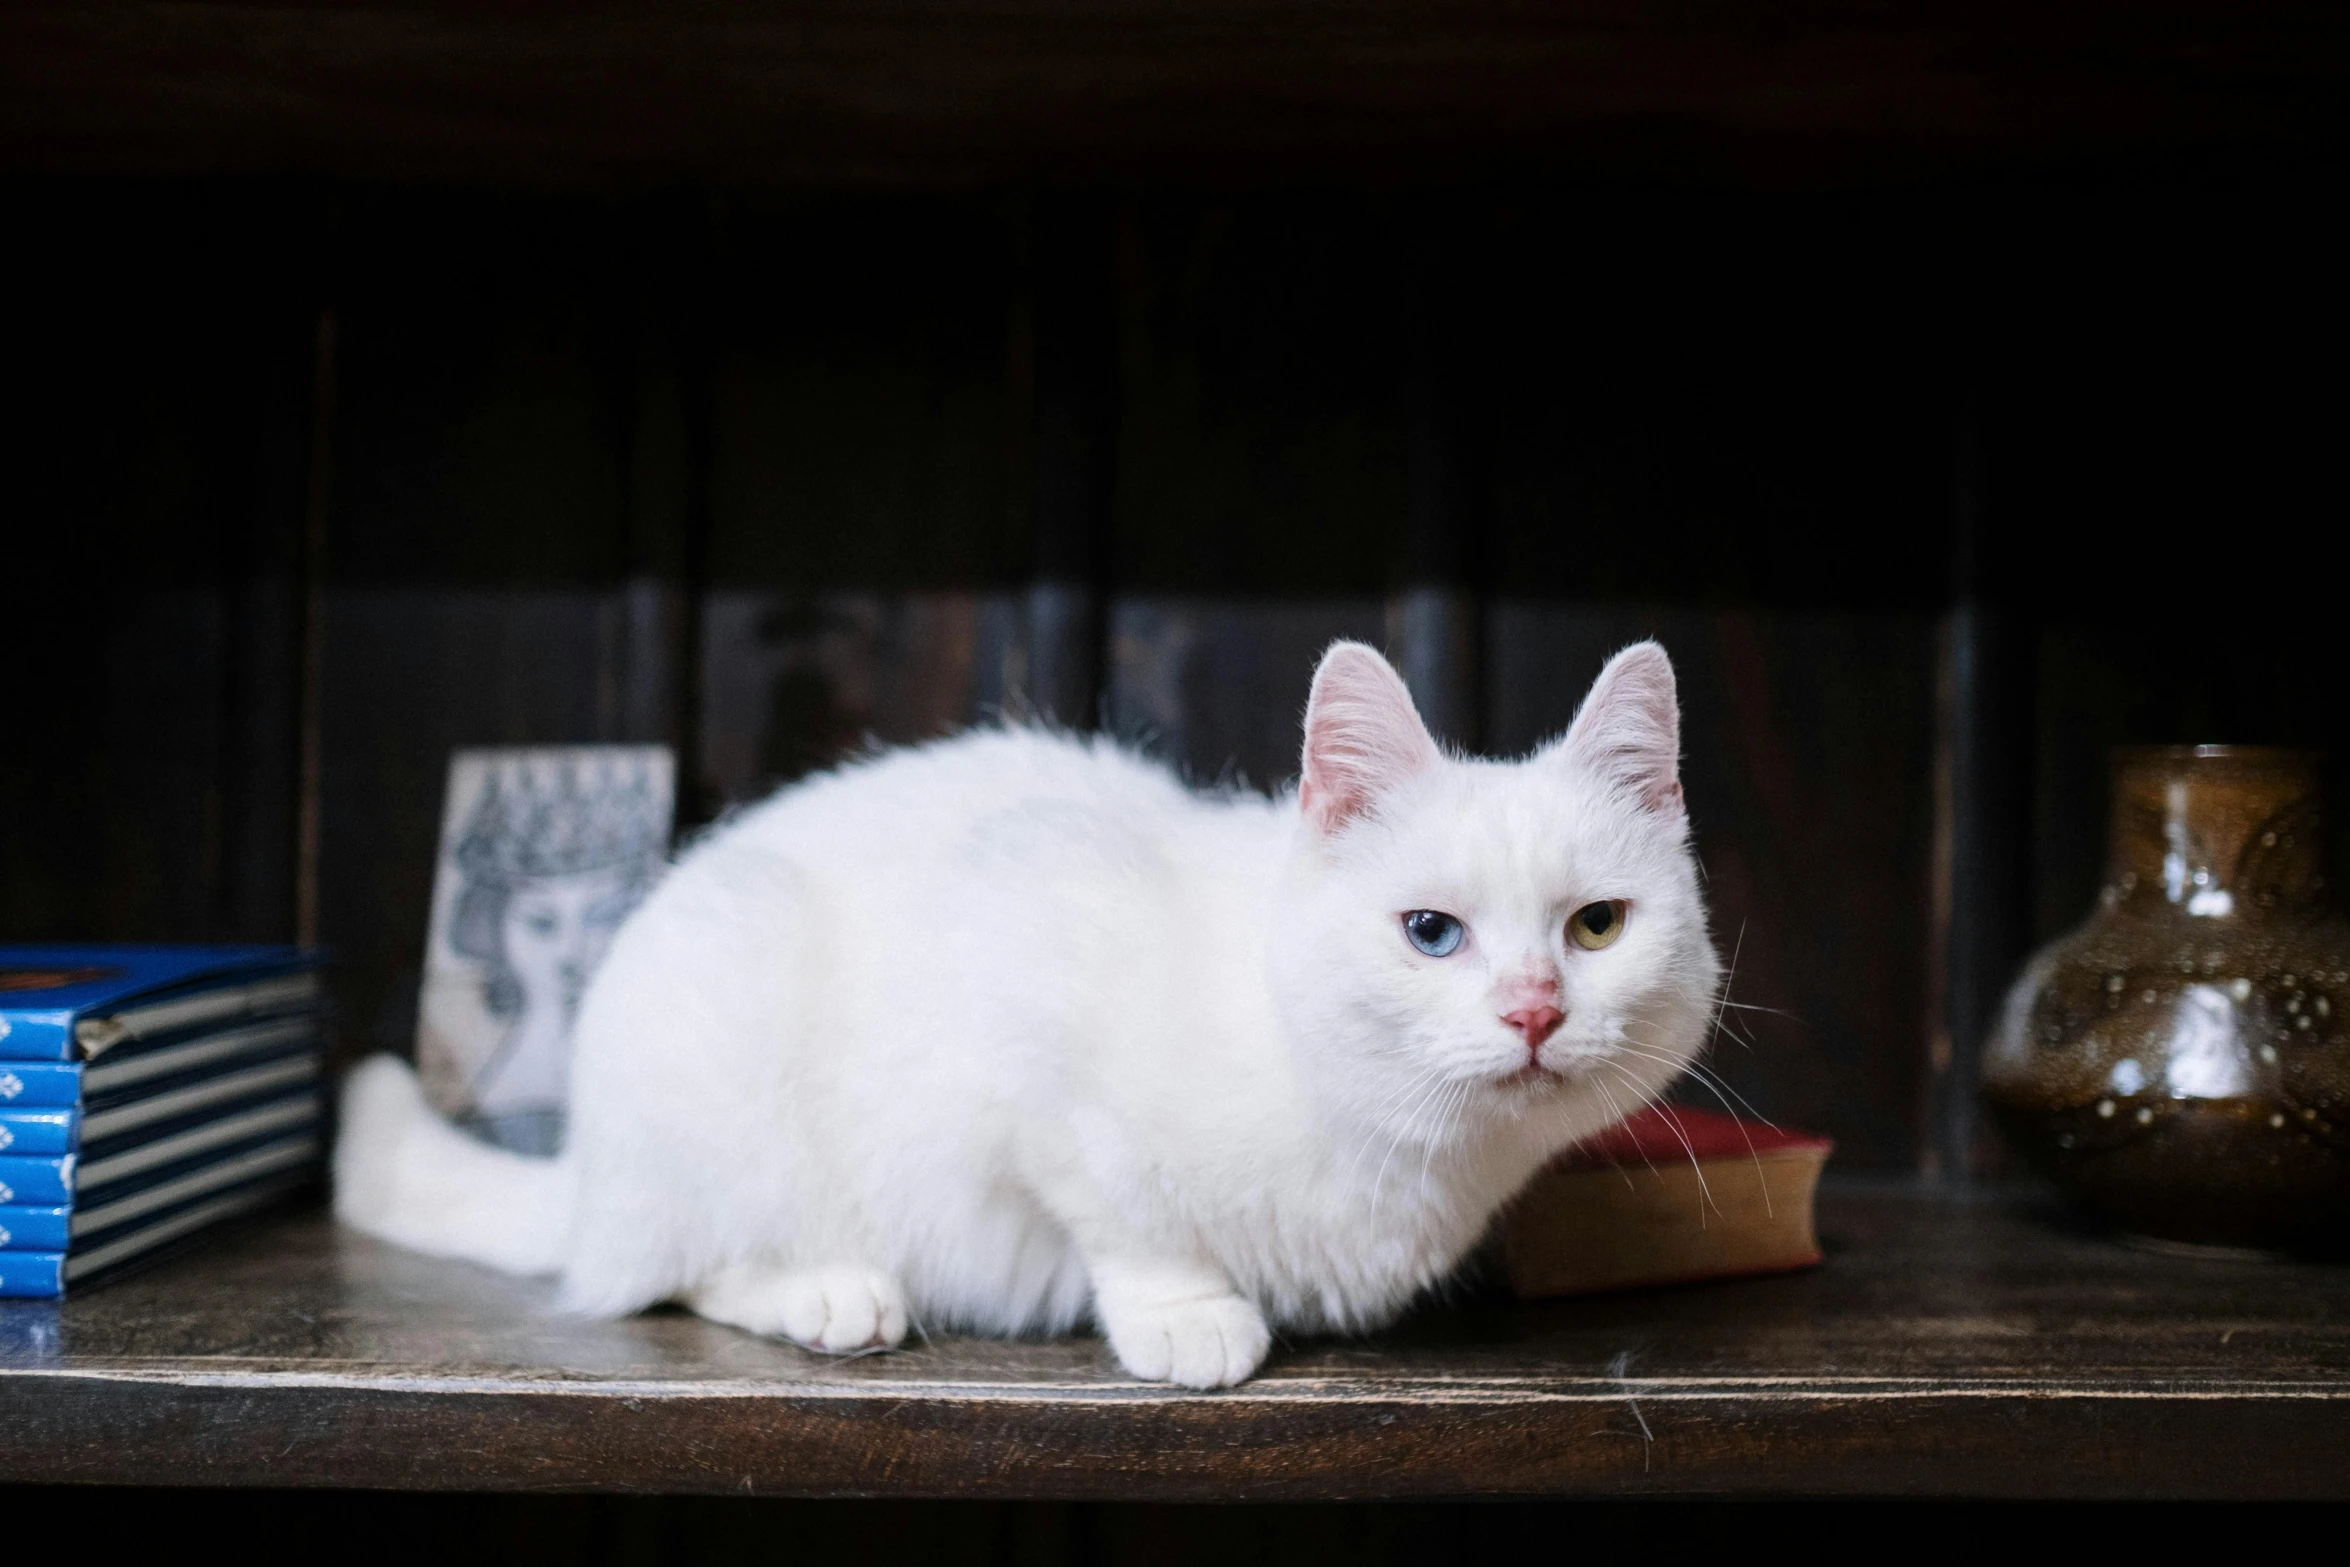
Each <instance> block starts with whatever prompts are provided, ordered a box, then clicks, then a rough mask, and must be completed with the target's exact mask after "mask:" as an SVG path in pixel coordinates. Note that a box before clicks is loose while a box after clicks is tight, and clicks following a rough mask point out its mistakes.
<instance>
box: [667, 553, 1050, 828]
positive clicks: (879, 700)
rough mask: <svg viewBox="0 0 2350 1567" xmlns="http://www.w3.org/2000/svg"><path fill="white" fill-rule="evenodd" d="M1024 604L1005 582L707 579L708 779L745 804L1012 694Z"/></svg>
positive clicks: (942, 727) (979, 713)
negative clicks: (728, 584) (859, 586)
mask: <svg viewBox="0 0 2350 1567" xmlns="http://www.w3.org/2000/svg"><path fill="white" fill-rule="evenodd" d="M1024 607H1025V605H1024V601H1023V600H1021V599H1017V598H1014V597H1011V596H1010V595H1006V594H975V593H906V594H878V593H847V592H835V593H827V594H798V595H795V594H790V593H783V592H766V593H760V592H751V591H746V590H743V589H738V588H722V589H719V590H717V591H715V592H713V593H712V594H711V595H710V599H709V602H708V604H707V605H706V607H705V609H704V615H703V622H702V624H703V643H702V647H703V654H702V713H703V729H702V737H701V766H702V771H703V776H704V779H705V781H706V782H707V784H708V785H709V787H710V788H711V789H712V791H713V793H714V795H715V797H716V798H718V799H720V800H722V801H724V802H726V803H728V804H735V805H739V804H741V803H743V802H745V801H747V800H754V799H757V798H759V797H760V796H762V795H765V794H767V793H768V792H769V791H771V790H772V789H774V788H776V787H777V786H778V785H780V784H785V783H789V782H790V781H791V780H793V779H795V778H798V777H800V776H802V775H804V774H806V773H809V772H811V771H814V770H815V769H817V768H821V767H826V766H830V765H831V764H832V763H834V762H836V761H839V760H841V759H842V758H843V757H846V756H849V755H851V754H853V753H855V752H856V751H858V750H860V749H862V748H863V747H864V746H865V745H867V744H868V743H869V742H878V743H881V744H906V743H909V742H913V741H919V740H932V739H936V738H938V737H939V736H940V735H943V734H946V733H949V732H950V731H952V730H954V729H956V728H959V727H961V726H962V725H965V724H969V723H972V722H975V721H977V720H979V719H982V718H986V717H990V716H993V715H995V714H997V713H1000V712H1003V711H1004V710H1005V708H1006V706H1007V704H1008V703H1010V704H1011V705H1012V706H1014V707H1015V708H1016V707H1017V702H1016V700H1014V693H1015V692H1016V691H1017V689H1018V680H1019V661H1020V659H1021V657H1022V653H1023V650H1024V648H1025V646H1026V639H1027V627H1026V624H1025V619H1024V616H1023V614H1022V611H1023V609H1024Z"/></svg>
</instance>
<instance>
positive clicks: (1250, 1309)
mask: <svg viewBox="0 0 2350 1567" xmlns="http://www.w3.org/2000/svg"><path fill="white" fill-rule="evenodd" d="M1108 1327H1109V1335H1110V1349H1111V1351H1112V1353H1114V1354H1116V1355H1117V1357H1118V1364H1120V1365H1121V1366H1124V1367H1125V1368H1126V1370H1127V1372H1128V1373H1129V1374H1130V1375H1133V1376H1138V1377H1141V1378H1143V1379H1144V1380H1146V1381H1150V1382H1172V1383H1174V1384H1175V1385H1176V1386H1178V1387H1230V1386H1232V1385H1233V1384H1234V1383H1236V1382H1245V1381H1247V1380H1248V1378H1249V1374H1250V1373H1251V1372H1253V1371H1255V1370H1256V1369H1257V1367H1258V1366H1260V1365H1262V1364H1264V1360H1265V1352H1266V1351H1267V1350H1269V1349H1271V1348H1272V1347H1273V1335H1272V1333H1271V1331H1270V1330H1268V1329H1267V1328H1266V1326H1265V1315H1264V1313H1263V1312H1261V1311H1259V1310H1257V1308H1256V1306H1255V1305H1254V1304H1253V1303H1252V1302H1249V1301H1246V1300H1243V1299H1241V1298H1240V1297H1239V1296H1238V1295H1210V1296H1208V1297H1206V1298H1205V1299H1201V1300H1183V1301H1175V1302H1172V1303H1170V1304H1166V1305H1151V1306H1133V1305H1130V1306H1127V1307H1126V1308H1125V1309H1124V1310H1122V1311H1120V1312H1117V1313H1116V1314H1115V1315H1113V1316H1112V1317H1111V1319H1110V1321H1109V1324H1108Z"/></svg>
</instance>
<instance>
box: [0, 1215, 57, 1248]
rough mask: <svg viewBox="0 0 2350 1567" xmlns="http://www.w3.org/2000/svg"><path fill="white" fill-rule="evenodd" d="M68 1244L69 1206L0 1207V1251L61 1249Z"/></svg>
mask: <svg viewBox="0 0 2350 1567" xmlns="http://www.w3.org/2000/svg"><path fill="white" fill-rule="evenodd" d="M72 1245H73V1210H72V1209H71V1208H0V1251H65V1250H68V1249H70V1248H71V1247H72Z"/></svg>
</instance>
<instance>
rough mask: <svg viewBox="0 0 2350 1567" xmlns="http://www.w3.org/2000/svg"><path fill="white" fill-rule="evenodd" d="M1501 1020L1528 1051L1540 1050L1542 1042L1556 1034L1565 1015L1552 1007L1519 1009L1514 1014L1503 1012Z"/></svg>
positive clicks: (1565, 1017)
mask: <svg viewBox="0 0 2350 1567" xmlns="http://www.w3.org/2000/svg"><path fill="white" fill-rule="evenodd" d="M1501 1020H1502V1021H1503V1022H1504V1023H1507V1024H1508V1025H1509V1026H1510V1027H1512V1028H1514V1029H1516V1030H1517V1031H1518V1033H1519V1034H1520V1035H1521V1036H1522V1037H1523V1038H1524V1039H1525V1041H1526V1048H1527V1049H1528V1050H1540V1049H1541V1048H1542V1042H1543V1041H1544V1040H1546V1039H1548V1038H1549V1037H1550V1036H1551V1035H1553V1034H1555V1033H1557V1032H1558V1027H1559V1025H1560V1024H1561V1023H1564V1022H1565V1021H1566V1020H1567V1015H1566V1014H1565V1013H1564V1012H1561V1011H1560V1010H1559V1009H1558V1008H1556V1007H1553V1006H1539V1007H1520V1008H1518V1010H1517V1011H1515V1012H1504V1013H1503V1014H1502V1015H1501Z"/></svg>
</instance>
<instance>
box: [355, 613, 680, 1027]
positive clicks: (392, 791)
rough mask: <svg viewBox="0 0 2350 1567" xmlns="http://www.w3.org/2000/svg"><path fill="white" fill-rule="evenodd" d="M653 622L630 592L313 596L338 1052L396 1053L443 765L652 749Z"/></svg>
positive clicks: (409, 1015)
mask: <svg viewBox="0 0 2350 1567" xmlns="http://www.w3.org/2000/svg"><path fill="white" fill-rule="evenodd" d="M658 608H659V603H658V598H657V595H652V594H649V593H648V591H647V590H645V589H639V590H637V591H636V592H635V593H633V594H631V593H623V592H592V591H587V590H570V591H565V590H557V589H538V590H524V589H511V590H503V591H500V590H491V589H472V590H458V589H428V588H374V589H361V588H343V589H338V590H336V591H334V592H333V593H331V594H330V595H329V596H328V599H327V617H326V669H325V689H324V698H325V700H324V704H323V705H324V716H325V733H324V745H325V756H324V761H325V767H324V780H323V782H324V807H325V809H324V819H323V831H322V844H321V856H320V876H321V893H320V897H321V915H322V918H321V935H322V937H323V939H324V940H325V941H326V943H327V944H328V945H329V946H330V947H332V948H333V949H334V951H335V956H336V969H335V972H336V983H337V991H338V995H339V996H340V998H341V1001H342V1004H343V1007H344V1020H343V1021H344V1041H343V1042H344V1044H345V1045H346V1046H347V1047H348V1048H350V1049H354V1050H362V1049H372V1050H406V1049H407V1048H408V1046H409V1044H410V1043H411V1042H412V1039H413V1036H414V1031H415V1028H414V1024H415V1006H416V986H417V979H418V973H419V965H420V964H421V963H422V961H423V957H424V928H425V918H426V914H427V912H428V910H429V908H430V906H431V898H432V875H433V863H434V856H435V852H436V845H437V842H438V837H439V832H440V813H441V790H442V786H443V783H444V781H445V779H446V777H447V770H448V762H449V753H450V751H451V750H453V749H455V748H457V747H459V746H467V745H538V744H573V743H586V742H593V741H659V740H665V739H667V738H668V733H667V729H668V725H667V723H666V722H665V717H666V715H665V714H664V713H663V711H662V710H661V708H660V706H659V698H660V696H661V695H662V694H663V693H664V692H666V691H667V690H668V688H669V679H668V675H667V666H666V663H665V660H666V659H667V658H668V656H669V652H668V642H667V637H666V636H665V635H664V634H663V632H662V627H661V624H660V620H659V616H658V613H657V611H658Z"/></svg>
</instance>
